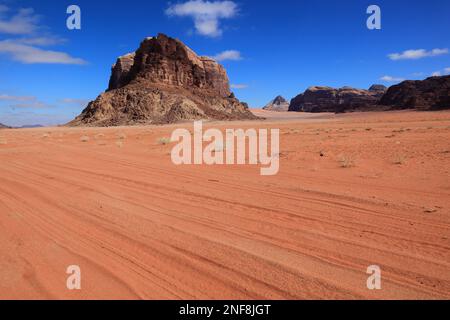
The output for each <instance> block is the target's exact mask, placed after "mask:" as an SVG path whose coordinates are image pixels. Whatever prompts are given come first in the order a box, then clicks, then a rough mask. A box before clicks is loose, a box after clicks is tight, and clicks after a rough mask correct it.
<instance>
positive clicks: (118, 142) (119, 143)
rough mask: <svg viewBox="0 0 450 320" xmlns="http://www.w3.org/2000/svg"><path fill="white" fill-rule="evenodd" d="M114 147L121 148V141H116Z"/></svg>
mask: <svg viewBox="0 0 450 320" xmlns="http://www.w3.org/2000/svg"><path fill="white" fill-rule="evenodd" d="M116 146H118V147H119V148H123V141H122V140H119V141H116Z"/></svg>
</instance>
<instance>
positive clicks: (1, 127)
mask: <svg viewBox="0 0 450 320" xmlns="http://www.w3.org/2000/svg"><path fill="white" fill-rule="evenodd" d="M0 129H9V127H8V126H5V125H4V124H2V123H0Z"/></svg>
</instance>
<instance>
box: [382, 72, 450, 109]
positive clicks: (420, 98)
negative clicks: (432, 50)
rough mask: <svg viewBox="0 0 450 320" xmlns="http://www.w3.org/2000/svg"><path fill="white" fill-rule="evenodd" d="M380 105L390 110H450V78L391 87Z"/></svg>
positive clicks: (407, 82) (405, 82)
mask: <svg viewBox="0 0 450 320" xmlns="http://www.w3.org/2000/svg"><path fill="white" fill-rule="evenodd" d="M380 105H383V106H389V108H390V109H418V110H443V109H450V76H443V77H431V78H428V79H425V80H422V81H404V82H402V83H400V84H398V85H395V86H392V87H390V88H389V90H388V91H387V92H386V94H385V95H384V96H383V97H382V98H381V100H380Z"/></svg>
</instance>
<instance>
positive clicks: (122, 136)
mask: <svg viewBox="0 0 450 320" xmlns="http://www.w3.org/2000/svg"><path fill="white" fill-rule="evenodd" d="M126 138H127V136H126V135H125V133H123V132H120V133H118V134H117V139H119V140H125V139H126Z"/></svg>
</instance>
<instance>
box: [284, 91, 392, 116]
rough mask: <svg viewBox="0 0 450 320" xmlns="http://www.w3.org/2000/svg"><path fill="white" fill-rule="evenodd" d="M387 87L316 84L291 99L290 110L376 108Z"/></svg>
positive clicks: (364, 109)
mask: <svg viewBox="0 0 450 320" xmlns="http://www.w3.org/2000/svg"><path fill="white" fill-rule="evenodd" d="M386 90H387V88H386V87H385V86H383V85H373V86H372V87H370V88H369V90H363V89H355V88H351V87H343V88H340V89H335V88H331V87H319V86H314V87H310V88H308V89H307V90H306V91H305V92H304V93H302V94H300V95H298V96H296V97H295V98H294V99H292V100H291V103H290V105H289V111H302V112H345V111H367V110H371V109H375V108H376V107H375V106H376V105H377V103H378V101H379V100H380V99H381V97H382V96H383V94H384V93H385V92H386Z"/></svg>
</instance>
